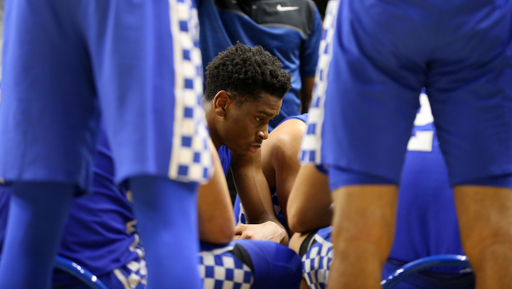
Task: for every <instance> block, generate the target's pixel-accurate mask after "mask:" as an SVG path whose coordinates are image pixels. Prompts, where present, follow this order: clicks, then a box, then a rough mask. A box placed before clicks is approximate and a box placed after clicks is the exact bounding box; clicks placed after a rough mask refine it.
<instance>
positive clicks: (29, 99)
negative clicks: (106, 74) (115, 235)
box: [0, 0, 99, 189]
mask: <svg viewBox="0 0 512 289" xmlns="http://www.w3.org/2000/svg"><path fill="white" fill-rule="evenodd" d="M77 6H78V5H77V2H76V1H32V0H22V1H7V2H6V7H5V30H4V51H3V56H4V57H3V63H2V69H3V79H2V99H1V105H0V134H1V135H2V142H1V144H0V176H2V177H3V178H4V179H10V180H20V181H61V182H72V183H77V184H78V185H80V186H81V187H82V188H84V189H86V188H87V187H88V186H89V182H90V178H91V173H90V171H91V162H92V157H93V152H94V147H95V138H96V129H97V127H98V117H99V110H98V106H97V100H96V97H95V89H94V83H93V80H92V70H91V65H90V62H89V57H88V53H87V48H86V44H85V42H84V39H83V38H82V36H81V33H80V29H79V25H78V24H77V22H76V21H77V20H76V18H77V17H75V16H76V13H75V12H76V10H77V8H78V7H77Z"/></svg>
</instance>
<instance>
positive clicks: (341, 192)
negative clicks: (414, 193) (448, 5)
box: [302, 0, 429, 289]
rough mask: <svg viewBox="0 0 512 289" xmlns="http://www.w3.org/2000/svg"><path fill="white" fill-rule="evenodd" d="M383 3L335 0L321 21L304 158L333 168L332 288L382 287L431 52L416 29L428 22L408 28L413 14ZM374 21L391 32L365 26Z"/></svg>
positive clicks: (372, 23)
mask: <svg viewBox="0 0 512 289" xmlns="http://www.w3.org/2000/svg"><path fill="white" fill-rule="evenodd" d="M337 3H339V9H334V10H336V11H334V17H333V16H331V13H333V12H332V11H331V10H332V8H331V6H335V5H338V4H337ZM381 4H382V3H380V4H379V1H371V0H364V1H339V2H337V1H331V2H330V4H329V8H328V11H327V13H326V18H325V20H324V29H325V31H326V33H325V34H326V37H325V38H324V40H323V41H322V43H321V44H320V51H321V52H322V53H323V54H322V55H321V56H320V60H319V66H318V68H317V75H316V81H317V84H316V89H315V96H314V99H313V101H312V105H311V107H310V112H311V113H310V119H309V121H308V126H309V127H308V132H307V133H306V136H305V138H304V140H303V149H304V153H303V155H302V156H303V161H304V160H305V161H311V160H314V161H315V163H317V164H323V165H327V166H328V174H329V182H330V189H331V191H332V194H333V199H334V219H333V232H332V240H333V244H334V262H333V263H332V266H331V272H332V274H330V275H329V282H328V284H329V285H328V287H329V288H358V289H361V288H365V289H366V288H379V287H380V285H379V284H380V277H381V271H382V267H383V265H384V263H385V261H386V258H387V255H388V254H389V252H390V250H391V245H392V240H393V236H394V226H395V218H396V201H397V193H398V183H399V178H400V171H401V166H402V164H403V160H404V156H405V150H406V146H407V142H408V140H409V137H410V133H411V131H412V127H413V121H414V118H415V115H416V111H417V109H418V108H419V99H418V95H419V93H420V91H421V88H422V86H423V84H424V81H425V76H424V73H423V72H424V71H425V70H426V67H425V65H424V64H423V61H422V60H423V59H424V58H425V56H426V55H428V53H429V52H428V49H427V46H425V45H423V44H422V43H420V44H418V43H417V42H420V41H425V40H424V38H425V37H424V35H422V36H419V35H418V34H417V31H418V29H420V30H421V29H422V27H423V24H422V23H416V22H415V24H412V25H403V24H401V23H404V22H407V23H408V21H410V18H411V17H413V16H412V15H410V14H409V13H403V12H401V11H400V9H395V8H396V7H393V6H392V5H387V4H386V5H381ZM336 12H337V13H338V14H337V17H336ZM331 18H333V19H331ZM389 19H394V20H395V21H389ZM325 26H327V27H325ZM328 26H331V27H334V28H330V27H328ZM375 27H379V29H383V30H385V31H387V33H372V32H368V31H373V29H375ZM402 37H404V38H407V39H408V40H407V41H405V42H401V40H402V39H401V38H402ZM372 41H373V42H372ZM398 43H400V44H399V45H398ZM417 46H419V47H422V48H423V47H424V48H423V49H416V48H417ZM394 48H397V49H398V51H392V50H393V49H394ZM324 51H326V52H324ZM330 51H332V52H330ZM398 67H400V68H404V69H403V70H398V69H397V68H398ZM412 72H414V73H412ZM324 95H325V103H323V100H322V99H323V97H324ZM317 115H320V116H322V115H323V117H317ZM319 147H321V150H318V148H319Z"/></svg>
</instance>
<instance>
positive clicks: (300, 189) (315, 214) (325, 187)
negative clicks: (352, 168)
mask: <svg viewBox="0 0 512 289" xmlns="http://www.w3.org/2000/svg"><path fill="white" fill-rule="evenodd" d="M331 203H332V200H331V194H330V192H329V183H328V179H327V175H325V174H323V173H321V172H320V171H318V169H317V168H316V167H315V165H312V164H309V165H304V166H302V167H301V168H300V170H299V174H298V176H297V180H296V182H295V184H294V186H293V188H292V192H291V193H290V198H289V200H288V217H289V223H288V224H289V226H290V229H291V230H292V231H294V232H299V233H304V232H308V231H312V230H315V229H319V228H323V227H327V226H330V225H331V220H332V210H331Z"/></svg>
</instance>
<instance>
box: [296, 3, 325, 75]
mask: <svg viewBox="0 0 512 289" xmlns="http://www.w3.org/2000/svg"><path fill="white" fill-rule="evenodd" d="M314 13H315V17H314V18H313V19H314V20H313V29H312V32H311V34H310V35H309V38H308V39H307V40H306V41H304V43H303V44H302V48H301V52H300V75H301V77H312V76H315V70H316V64H317V63H318V48H319V46H320V40H321V39H322V19H321V18H320V13H319V12H318V9H317V8H316V6H315V12H314Z"/></svg>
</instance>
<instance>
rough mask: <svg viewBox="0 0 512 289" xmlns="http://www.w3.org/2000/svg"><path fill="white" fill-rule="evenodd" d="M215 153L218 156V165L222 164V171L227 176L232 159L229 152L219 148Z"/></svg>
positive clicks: (226, 149) (224, 148) (225, 148)
mask: <svg viewBox="0 0 512 289" xmlns="http://www.w3.org/2000/svg"><path fill="white" fill-rule="evenodd" d="M217 153H218V154H219V158H220V163H221V164H222V169H223V170H224V175H227V174H228V171H229V166H231V161H232V158H233V157H232V156H231V151H230V150H229V149H228V148H227V147H225V146H221V147H220V148H219V149H218V150H217Z"/></svg>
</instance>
